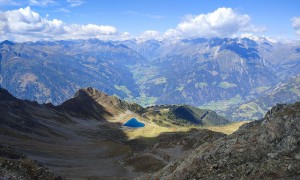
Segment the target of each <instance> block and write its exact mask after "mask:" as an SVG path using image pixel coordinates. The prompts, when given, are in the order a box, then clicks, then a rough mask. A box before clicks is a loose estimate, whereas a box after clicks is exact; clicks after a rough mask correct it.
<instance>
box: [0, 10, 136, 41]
mask: <svg viewBox="0 0 300 180" xmlns="http://www.w3.org/2000/svg"><path fill="white" fill-rule="evenodd" d="M129 36H130V35H129V34H128V33H119V32H118V31H117V29H116V28H115V27H113V26H108V25H96V24H87V25H80V24H66V23H64V22H62V21H61V20H58V19H53V20H48V19H47V17H46V18H43V17H41V16H40V15H39V14H38V13H36V12H34V11H32V10H31V9H30V7H26V8H20V9H18V10H12V11H5V12H0V38H1V40H4V39H9V40H13V41H18V42H20V41H36V40H61V39H88V38H99V39H104V40H108V39H118V38H122V39H126V37H129Z"/></svg>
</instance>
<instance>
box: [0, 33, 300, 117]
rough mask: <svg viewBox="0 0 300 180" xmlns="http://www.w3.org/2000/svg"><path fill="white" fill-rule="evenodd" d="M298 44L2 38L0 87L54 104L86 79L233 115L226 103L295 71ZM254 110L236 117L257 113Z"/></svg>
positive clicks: (111, 90)
mask: <svg viewBox="0 0 300 180" xmlns="http://www.w3.org/2000/svg"><path fill="white" fill-rule="evenodd" d="M299 49H300V43H297V42H291V43H280V42H278V43H274V42H269V41H268V40H266V39H263V38H262V39H260V40H259V41H253V40H250V39H247V38H234V39H230V38H211V39H203V38H199V39H181V40H164V41H157V40H147V41H138V40H127V41H108V42H104V41H101V40H98V39H89V40H73V41H54V42H26V43H13V42H10V41H4V42H2V43H0V50H1V54H0V86H1V87H3V88H5V89H7V90H8V91H9V92H11V93H12V94H13V95H15V96H16V97H18V98H22V99H29V100H36V101H38V102H40V103H46V102H51V103H53V104H56V105H57V104H61V103H62V102H63V101H65V100H66V99H69V98H70V97H71V96H72V95H73V94H74V93H75V92H76V91H77V90H78V89H80V88H83V87H87V86H92V87H94V88H96V89H98V90H101V91H104V92H105V93H107V94H110V95H117V96H118V97H120V98H121V99H124V100H127V101H131V102H136V103H139V104H141V105H143V106H151V105H162V104H189V105H192V106H201V107H204V108H208V109H210V108H212V109H214V110H217V111H218V112H221V113H222V114H223V115H226V117H227V118H231V117H233V119H235V118H234V115H232V116H231V115H228V114H229V113H230V112H232V110H230V107H232V106H237V105H242V104H243V103H246V102H249V101H252V100H253V101H255V99H256V98H258V97H261V96H263V95H264V94H266V92H270V91H272V90H273V89H274V88H275V87H276V86H278V85H280V84H282V83H283V82H286V81H288V80H289V79H291V78H294V77H295V76H296V75H299V74H300V51H299ZM286 96H288V94H286ZM285 99H293V100H294V99H295V100H297V98H294V97H293V98H291V97H285ZM274 102H276V100H274ZM278 102H281V101H280V100H278ZM270 105H271V104H270ZM266 107H269V105H267V106H266ZM265 110H266V109H263V111H265ZM257 112H259V111H256V112H253V113H252V114H255V113H257ZM252 114H251V115H247V116H239V117H240V118H239V120H240V119H242V120H245V119H253V118H257V117H261V114H263V113H262V112H259V115H258V114H256V115H252Z"/></svg>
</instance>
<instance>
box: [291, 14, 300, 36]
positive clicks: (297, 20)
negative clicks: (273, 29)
mask: <svg viewBox="0 0 300 180" xmlns="http://www.w3.org/2000/svg"><path fill="white" fill-rule="evenodd" d="M291 21H292V26H293V28H294V29H295V31H296V34H297V35H299V36H300V17H293V18H292V19H291Z"/></svg>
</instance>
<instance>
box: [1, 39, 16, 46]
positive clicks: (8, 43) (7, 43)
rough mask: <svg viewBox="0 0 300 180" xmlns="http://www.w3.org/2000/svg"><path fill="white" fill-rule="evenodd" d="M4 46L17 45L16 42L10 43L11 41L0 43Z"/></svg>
mask: <svg viewBox="0 0 300 180" xmlns="http://www.w3.org/2000/svg"><path fill="white" fill-rule="evenodd" d="M4 44H6V45H11V46H12V45H15V43H14V42H11V41H9V40H4V41H2V42H1V43H0V46H2V45H4Z"/></svg>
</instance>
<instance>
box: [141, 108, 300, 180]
mask: <svg viewBox="0 0 300 180" xmlns="http://www.w3.org/2000/svg"><path fill="white" fill-rule="evenodd" d="M299 178H300V102H297V103H295V104H292V105H276V106H274V107H273V108H272V109H271V110H270V111H269V112H268V113H267V114H266V115H265V117H264V118H263V119H261V120H258V121H254V122H251V123H248V124H245V125H243V126H242V127H241V128H240V129H239V130H238V131H236V132H235V133H234V134H232V135H229V136H225V137H222V138H220V139H218V140H216V141H214V142H212V143H205V144H202V145H200V146H199V147H197V148H196V149H195V150H194V151H193V152H191V153H189V154H187V155H185V156H184V157H182V158H181V159H179V160H177V161H175V162H171V163H170V164H168V165H167V166H166V167H164V168H163V169H162V170H160V171H158V172H157V173H153V174H149V175H147V176H143V177H140V178H139V179H299Z"/></svg>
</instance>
